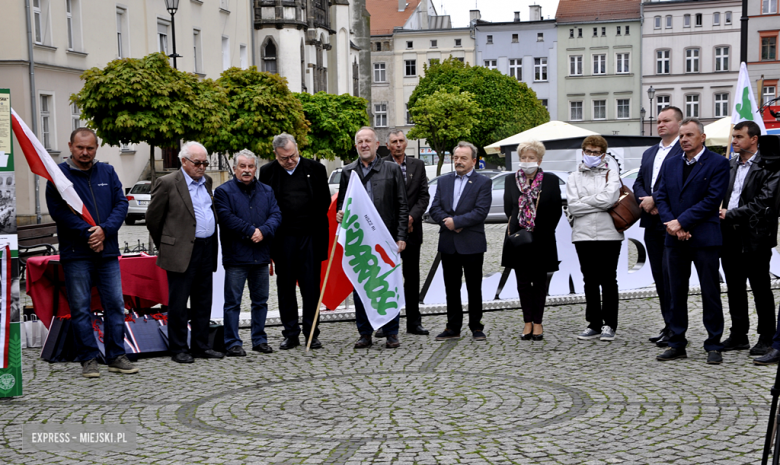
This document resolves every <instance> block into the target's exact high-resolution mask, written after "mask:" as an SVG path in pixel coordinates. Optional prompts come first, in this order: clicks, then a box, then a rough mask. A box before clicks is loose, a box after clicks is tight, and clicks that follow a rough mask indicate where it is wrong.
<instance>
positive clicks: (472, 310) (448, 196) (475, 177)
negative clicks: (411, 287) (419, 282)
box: [430, 142, 493, 341]
mask: <svg viewBox="0 0 780 465" xmlns="http://www.w3.org/2000/svg"><path fill="white" fill-rule="evenodd" d="M452 161H453V163H454V164H455V172H454V173H447V174H445V175H443V176H441V177H440V178H439V181H438V187H437V188H436V195H435V196H434V198H433V203H432V204H431V210H430V215H431V218H432V219H433V220H434V221H435V222H436V223H438V224H440V225H441V226H440V229H439V252H440V253H441V266H442V270H443V271H444V288H445V293H446V295H447V327H446V328H445V330H444V332H442V333H441V334H439V335H438V336H436V340H437V341H444V340H447V339H454V338H459V337H460V329H461V326H462V325H463V304H462V303H461V298H460V289H461V278H462V276H463V275H464V273H465V275H466V290H467V291H468V296H469V329H470V330H471V334H472V337H473V338H474V340H476V341H484V340H485V333H484V332H483V331H482V330H483V329H484V328H485V327H484V325H483V324H482V262H483V258H484V255H485V252H486V251H487V241H486V240H485V218H487V214H488V212H489V211H490V204H491V202H492V200H493V197H492V193H491V183H490V179H489V178H487V177H486V176H482V175H481V174H479V173H477V172H476V171H475V170H474V166H475V164H476V162H477V148H476V147H475V146H474V145H472V144H470V143H468V142H459V143H458V145H457V147H455V149H454V150H453V151H452Z"/></svg>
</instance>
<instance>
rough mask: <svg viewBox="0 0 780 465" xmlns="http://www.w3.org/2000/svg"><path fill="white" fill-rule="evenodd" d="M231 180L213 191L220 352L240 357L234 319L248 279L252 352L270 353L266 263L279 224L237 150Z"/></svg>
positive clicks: (246, 155)
mask: <svg viewBox="0 0 780 465" xmlns="http://www.w3.org/2000/svg"><path fill="white" fill-rule="evenodd" d="M233 172H234V174H235V177H234V178H233V179H232V180H230V181H228V182H226V183H225V184H222V185H221V186H219V187H218V188H216V190H214V205H215V206H216V209H217V217H218V218H219V226H220V230H219V239H220V243H221V244H222V266H224V267H225V307H224V322H225V348H226V349H227V355H228V356H229V357H230V356H234V357H236V356H238V357H243V356H245V355H246V352H245V351H244V349H243V348H242V347H241V345H242V341H241V338H240V337H239V335H238V316H239V314H240V313H241V297H242V296H243V295H244V284H245V283H246V282H247V281H249V297H250V299H251V301H252V350H255V351H257V352H262V353H266V354H268V353H271V352H273V349H272V348H271V347H270V346H269V345H268V336H267V335H266V333H265V317H266V314H267V313H268V264H269V263H271V245H270V243H271V240H272V239H273V236H274V233H275V232H276V228H278V227H279V223H281V221H282V212H281V211H280V210H279V207H278V206H277V204H276V198H275V197H274V192H273V190H271V188H270V187H269V186H266V185H265V184H263V183H261V182H259V181H257V179H255V173H256V172H257V157H255V154H253V153H252V152H250V151H249V150H242V151H241V152H239V153H238V154H236V156H235V157H234V158H233Z"/></svg>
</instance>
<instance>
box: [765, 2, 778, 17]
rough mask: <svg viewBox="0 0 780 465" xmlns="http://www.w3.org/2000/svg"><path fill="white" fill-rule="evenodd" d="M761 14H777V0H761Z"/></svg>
mask: <svg viewBox="0 0 780 465" xmlns="http://www.w3.org/2000/svg"><path fill="white" fill-rule="evenodd" d="M761 3H762V5H761V14H764V15H772V14H775V13H777V0H761Z"/></svg>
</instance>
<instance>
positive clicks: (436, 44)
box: [431, 40, 439, 48]
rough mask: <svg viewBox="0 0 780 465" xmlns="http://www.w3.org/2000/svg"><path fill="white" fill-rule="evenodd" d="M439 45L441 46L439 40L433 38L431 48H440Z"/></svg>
mask: <svg viewBox="0 0 780 465" xmlns="http://www.w3.org/2000/svg"><path fill="white" fill-rule="evenodd" d="M438 47H439V41H438V40H431V48H438Z"/></svg>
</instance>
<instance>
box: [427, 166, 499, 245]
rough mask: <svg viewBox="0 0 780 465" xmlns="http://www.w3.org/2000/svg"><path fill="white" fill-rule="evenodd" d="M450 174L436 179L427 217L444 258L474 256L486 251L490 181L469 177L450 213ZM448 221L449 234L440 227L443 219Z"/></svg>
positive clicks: (475, 175) (451, 182) (478, 175)
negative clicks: (433, 224)
mask: <svg viewBox="0 0 780 465" xmlns="http://www.w3.org/2000/svg"><path fill="white" fill-rule="evenodd" d="M455 176H456V173H455V172H454V171H452V172H450V173H447V174H444V175H442V176H440V177H439V181H438V182H437V187H436V195H434V197H433V203H432V204H431V210H430V215H431V218H432V219H433V221H435V222H436V223H437V224H439V225H440V227H439V252H443V253H448V254H454V253H459V254H464V255H466V254H475V253H484V252H486V251H487V241H486V240H485V219H486V218H487V215H488V213H489V212H490V204H491V203H493V194H492V184H491V183H490V178H488V177H487V176H483V175H481V174H479V173H477V172H476V171H474V173H472V174H471V177H470V178H469V180H468V182H467V183H466V186H465V187H464V188H463V192H461V194H460V200H458V208H457V209H453V208H452V204H453V201H454V186H455ZM447 217H451V218H452V219H453V221H454V222H455V229H460V228H463V229H462V230H461V231H460V232H455V231H450V230H449V229H447V227H446V226H444V219H445V218H447Z"/></svg>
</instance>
